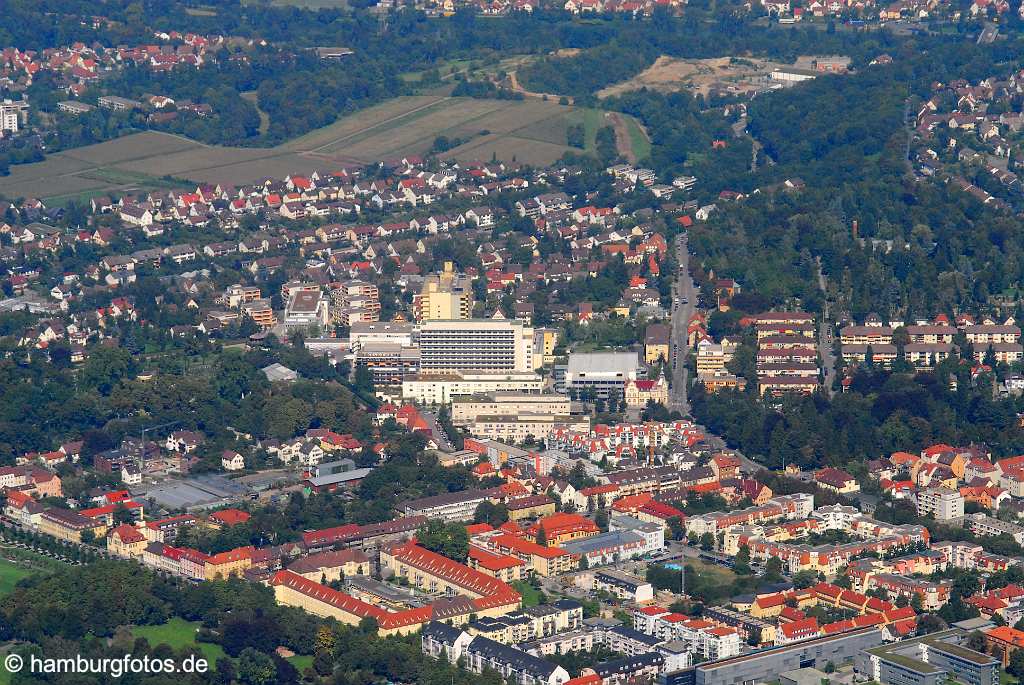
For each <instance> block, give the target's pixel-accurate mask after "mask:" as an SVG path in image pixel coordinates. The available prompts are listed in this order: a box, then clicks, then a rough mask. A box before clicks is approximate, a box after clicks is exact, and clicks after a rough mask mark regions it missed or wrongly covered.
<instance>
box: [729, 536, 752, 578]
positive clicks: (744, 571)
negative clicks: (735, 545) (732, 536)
mask: <svg viewBox="0 0 1024 685" xmlns="http://www.w3.org/2000/svg"><path fill="white" fill-rule="evenodd" d="M732 568H733V570H734V571H736V573H738V574H739V575H741V576H749V575H750V574H751V569H750V547H748V546H747V544H746V543H744V544H742V545H740V549H739V551H738V552H737V553H736V559H735V561H734V562H733V566H732Z"/></svg>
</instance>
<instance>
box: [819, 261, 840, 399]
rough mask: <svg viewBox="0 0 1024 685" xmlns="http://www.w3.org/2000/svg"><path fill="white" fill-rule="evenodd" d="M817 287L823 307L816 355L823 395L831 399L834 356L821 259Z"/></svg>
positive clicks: (833, 378) (834, 369)
mask: <svg viewBox="0 0 1024 685" xmlns="http://www.w3.org/2000/svg"><path fill="white" fill-rule="evenodd" d="M818 287H819V288H821V294H822V295H824V296H825V306H824V308H823V309H822V316H821V321H820V322H819V323H818V355H819V356H820V357H821V365H822V367H823V368H824V371H825V381H824V383H825V393H826V394H827V395H828V396H829V397H832V395H833V391H832V382H833V380H835V376H836V355H835V352H834V351H833V349H832V343H833V340H832V317H831V311H830V309H831V308H830V307H829V302H828V280H827V279H826V278H825V273H824V272H823V271H822V270H821V258H820V257H819V258H818Z"/></svg>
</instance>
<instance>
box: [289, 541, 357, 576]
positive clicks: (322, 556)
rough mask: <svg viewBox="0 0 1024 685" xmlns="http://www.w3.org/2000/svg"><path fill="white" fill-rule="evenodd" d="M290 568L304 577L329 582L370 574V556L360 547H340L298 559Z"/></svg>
mask: <svg viewBox="0 0 1024 685" xmlns="http://www.w3.org/2000/svg"><path fill="white" fill-rule="evenodd" d="M288 570H289V571H291V572H292V573H297V574H299V575H300V576H302V577H303V578H308V579H310V580H315V581H318V582H319V581H320V580H325V581H327V582H328V583H331V582H334V581H336V580H343V579H344V578H351V577H352V576H368V575H370V571H371V569H370V558H369V557H367V556H366V555H365V554H363V552H361V551H360V550H358V549H339V550H331V551H327V552H320V553H319V554H310V555H308V556H305V557H302V558H300V559H297V560H296V561H295V562H293V563H292V564H290V565H289V566H288Z"/></svg>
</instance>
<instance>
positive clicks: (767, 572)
mask: <svg viewBox="0 0 1024 685" xmlns="http://www.w3.org/2000/svg"><path fill="white" fill-rule="evenodd" d="M762 578H763V580H764V581H765V582H766V583H777V582H779V581H781V580H782V559H780V558H778V557H772V558H770V559H769V560H768V561H767V562H766V563H765V565H764V575H763V576H762Z"/></svg>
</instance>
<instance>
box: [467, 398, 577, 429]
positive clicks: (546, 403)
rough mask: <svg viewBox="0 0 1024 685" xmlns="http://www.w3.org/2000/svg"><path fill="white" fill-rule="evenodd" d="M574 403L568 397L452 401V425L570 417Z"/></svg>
mask: <svg viewBox="0 0 1024 685" xmlns="http://www.w3.org/2000/svg"><path fill="white" fill-rule="evenodd" d="M571 405H572V403H571V402H570V401H569V398H568V397H566V396H565V395H558V394H552V393H545V394H540V395H531V394H528V393H522V392H496V393H491V394H489V395H478V396H474V397H465V398H459V399H455V400H452V423H454V424H455V425H456V426H467V425H470V424H472V423H473V422H474V421H476V419H477V417H478V416H481V415H504V416H508V415H518V414H559V415H563V416H564V415H568V414H569V412H570V409H571Z"/></svg>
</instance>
